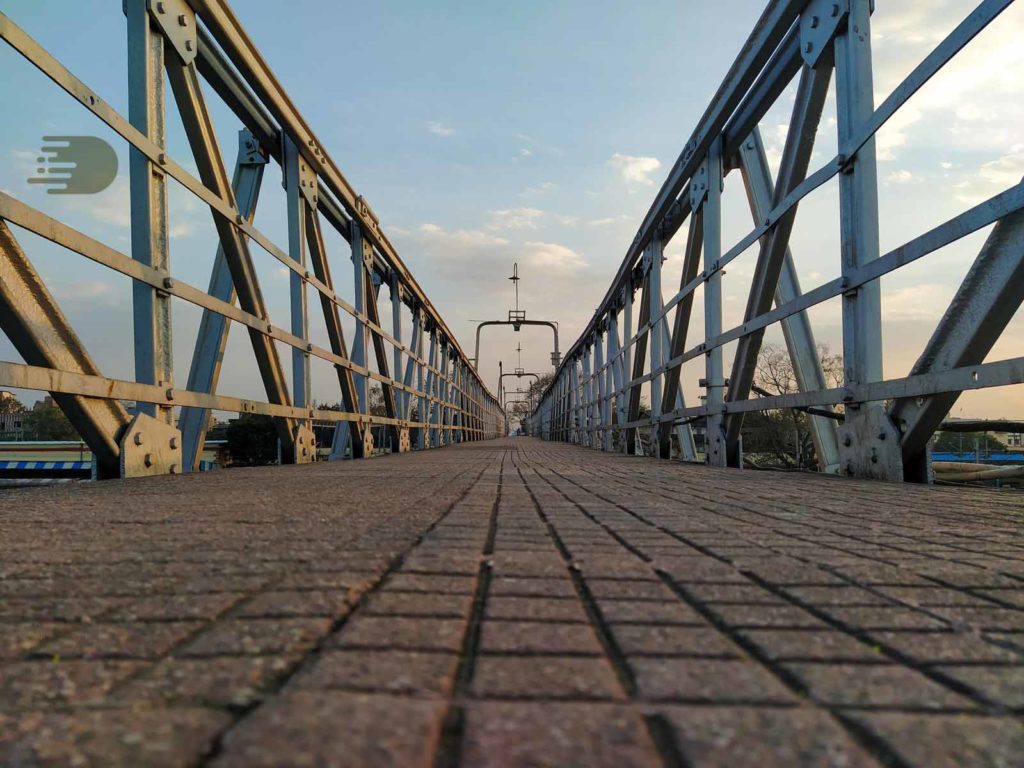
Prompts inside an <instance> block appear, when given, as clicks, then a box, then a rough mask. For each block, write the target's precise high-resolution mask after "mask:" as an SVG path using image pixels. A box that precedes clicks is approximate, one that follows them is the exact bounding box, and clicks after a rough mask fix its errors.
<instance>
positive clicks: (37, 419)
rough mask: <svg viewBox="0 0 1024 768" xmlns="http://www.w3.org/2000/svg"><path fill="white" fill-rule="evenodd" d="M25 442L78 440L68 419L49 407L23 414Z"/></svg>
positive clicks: (57, 410)
mask: <svg viewBox="0 0 1024 768" xmlns="http://www.w3.org/2000/svg"><path fill="white" fill-rule="evenodd" d="M24 425H25V439H26V440H80V439H81V438H80V437H79V435H78V432H76V431H75V428H74V427H73V426H71V422H70V421H68V417H67V416H65V415H64V411H62V410H61V409H60V408H56V407H53V406H51V407H49V408H39V409H38V410H32V411H29V412H28V413H26V414H25V419H24Z"/></svg>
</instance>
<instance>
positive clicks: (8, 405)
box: [0, 397, 26, 413]
mask: <svg viewBox="0 0 1024 768" xmlns="http://www.w3.org/2000/svg"><path fill="white" fill-rule="evenodd" d="M25 410H26V409H25V406H24V405H22V404H21V401H20V400H19V399H18V398H16V397H4V398H0V413H24V412H25Z"/></svg>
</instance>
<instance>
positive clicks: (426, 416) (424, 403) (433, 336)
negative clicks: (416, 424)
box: [416, 323, 437, 449]
mask: <svg viewBox="0 0 1024 768" xmlns="http://www.w3.org/2000/svg"><path fill="white" fill-rule="evenodd" d="M432 325H433V324H432V323H431V326H432ZM428 332H429V334H430V352H429V354H428V355H427V358H426V360H425V361H424V363H423V364H422V365H421V366H420V367H419V370H418V372H417V375H416V388H417V389H418V390H419V391H420V392H422V393H423V394H421V395H420V421H421V422H423V424H424V426H422V427H420V439H419V447H420V448H421V449H423V448H433V447H434V443H433V433H432V432H431V431H430V425H431V423H432V422H433V412H434V403H433V400H432V399H431V398H432V397H433V395H434V379H435V378H436V376H435V374H434V370H433V369H434V361H435V360H436V359H437V330H436V329H435V328H433V327H430V328H429V331H428ZM424 370H426V382H424V380H423V372H424Z"/></svg>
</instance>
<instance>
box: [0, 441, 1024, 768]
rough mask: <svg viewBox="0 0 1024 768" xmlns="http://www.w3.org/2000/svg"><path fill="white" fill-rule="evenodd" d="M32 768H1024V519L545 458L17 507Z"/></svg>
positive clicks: (997, 501)
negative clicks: (804, 767)
mask: <svg viewBox="0 0 1024 768" xmlns="http://www.w3.org/2000/svg"><path fill="white" fill-rule="evenodd" d="M0 502H2V507H0V509H2V511H0V541H2V542H3V551H2V555H0V558H2V560H0V765H4V766H21V765H39V764H46V765H49V764H54V765H90V764H97V765H99V764H102V765H105V766H109V765H132V766H138V765H146V766H187V765H216V766H225V767H226V766H247V767H248V766H285V765H308V766H313V765H339V766H348V765H372V766H384V765H396V766H412V765H435V766H456V765H464V766H498V765H559V766H566V765H580V766H583V765H586V766H616V767H620V766H634V765H637V766H646V765H699V766H705V765H712V766H719V765H720V766H731V767H735V766H759V768H763V766H766V765H785V766H795V765H826V764H827V765H844V766H862V765H879V764H881V765H896V766H904V765H921V766H937V765H975V766H980V765H991V766H996V765H1000V766H1011V765H1020V760H1021V755H1024V726H1022V723H1021V715H1022V713H1024V539H1022V537H1021V525H1022V522H1024V513H1022V510H1021V508H1020V506H1019V499H1018V498H1017V497H1011V496H1010V495H1001V494H999V493H996V492H990V491H973V490H960V489H943V488H929V487H918V486H902V485H895V484H886V483H878V482H862V481H854V480H844V479H839V478H826V477H816V476H808V475H803V474H786V473H759V472H752V471H742V472H741V471H737V470H722V469H711V468H704V467H693V466H679V465H676V464H670V463H667V462H659V461H655V460H648V459H643V458H629V459H627V458H624V457H621V456H614V455H606V454H601V453H599V452H595V451H590V450H586V449H583V448H578V447H573V446H568V445H563V444H552V443H542V442H539V441H535V440H531V439H507V440H501V441H492V442H483V443H473V444H464V445H459V446H454V447H451V448H447V449H444V450H436V451H427V452H424V453H416V454H406V455H394V456H388V457H385V458H381V459H376V460H372V461H358V462H347V463H329V464H317V465H307V466H287V467H274V468H264V469H252V470H243V469H239V470H231V471H224V472H218V473H209V474H203V475H193V476H186V477H155V478H147V479H141V480H130V481H117V480H114V481H108V482H105V483H102V484H96V485H86V486H77V487H74V488H69V487H54V488H47V489H37V490H13V491H7V492H4V493H3V495H2V496H0Z"/></svg>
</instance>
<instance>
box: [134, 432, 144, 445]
mask: <svg viewBox="0 0 1024 768" xmlns="http://www.w3.org/2000/svg"><path fill="white" fill-rule="evenodd" d="M142 441H143V437H142V433H141V432H136V433H135V444H136V445H142Z"/></svg>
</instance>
